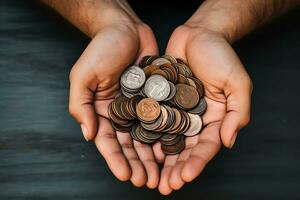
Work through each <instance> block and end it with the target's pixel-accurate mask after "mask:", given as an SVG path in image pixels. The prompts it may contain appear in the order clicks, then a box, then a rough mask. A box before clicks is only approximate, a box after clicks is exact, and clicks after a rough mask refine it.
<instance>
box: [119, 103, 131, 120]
mask: <svg viewBox="0 0 300 200" xmlns="http://www.w3.org/2000/svg"><path fill="white" fill-rule="evenodd" d="M120 110H121V113H122V115H123V116H124V117H125V118H126V119H128V120H133V119H134V117H132V115H131V114H130V112H129V99H127V100H126V101H123V102H122V103H121V106H120Z"/></svg>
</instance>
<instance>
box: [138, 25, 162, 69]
mask: <svg viewBox="0 0 300 200" xmlns="http://www.w3.org/2000/svg"><path fill="white" fill-rule="evenodd" d="M139 35H140V37H141V38H143V39H142V40H141V41H140V52H138V58H137V59H136V62H135V64H138V63H139V62H140V60H141V59H142V58H143V57H144V56H147V55H159V50H158V46H157V42H156V39H155V37H154V34H153V32H152V30H151V28H150V27H149V26H147V25H143V26H141V27H140V29H139Z"/></svg>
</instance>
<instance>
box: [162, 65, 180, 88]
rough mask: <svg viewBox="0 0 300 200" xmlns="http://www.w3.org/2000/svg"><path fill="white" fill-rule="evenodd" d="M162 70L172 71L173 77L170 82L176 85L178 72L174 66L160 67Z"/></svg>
mask: <svg viewBox="0 0 300 200" xmlns="http://www.w3.org/2000/svg"><path fill="white" fill-rule="evenodd" d="M160 68H161V69H165V70H168V71H170V72H171V74H172V77H171V80H170V81H171V82H173V83H176V81H177V74H178V71H177V70H176V68H175V67H174V66H173V65H171V64H163V65H161V66H160Z"/></svg>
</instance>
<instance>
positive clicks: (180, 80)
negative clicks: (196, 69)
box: [177, 74, 189, 84]
mask: <svg viewBox="0 0 300 200" xmlns="http://www.w3.org/2000/svg"><path fill="white" fill-rule="evenodd" d="M177 82H178V83H182V84H189V81H188V79H187V78H186V77H185V76H184V75H182V74H178V75H177Z"/></svg>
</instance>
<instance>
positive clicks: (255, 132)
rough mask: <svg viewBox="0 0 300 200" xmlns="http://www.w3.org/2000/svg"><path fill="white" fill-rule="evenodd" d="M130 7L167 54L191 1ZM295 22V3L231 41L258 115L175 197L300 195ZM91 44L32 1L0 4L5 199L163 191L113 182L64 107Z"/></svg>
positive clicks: (0, 156)
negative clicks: (71, 78)
mask: <svg viewBox="0 0 300 200" xmlns="http://www.w3.org/2000/svg"><path fill="white" fill-rule="evenodd" d="M133 3H136V1H133ZM194 4H195V3H194ZM194 4H193V5H194ZM134 7H135V8H136V10H137V13H139V14H140V15H141V17H142V18H143V19H144V20H145V21H147V22H148V23H149V24H150V25H151V26H152V27H153V28H154V30H155V33H156V35H157V38H158V41H159V44H160V47H161V52H163V48H162V47H163V46H165V44H166V42H167V38H168V37H169V35H170V33H171V32H172V30H173V29H174V28H175V26H176V25H178V24H180V23H182V22H183V21H184V20H185V19H186V18H187V17H188V16H189V15H190V14H191V13H192V10H194V9H195V8H192V7H188V6H187V7H184V8H182V9H179V8H174V9H173V10H170V11H168V12H165V10H164V9H166V8H164V7H162V8H161V9H156V10H155V7H154V6H148V8H145V6H143V5H141V4H139V5H138V4H134ZM154 10H155V12H154ZM299 20H300V12H299V10H296V11H294V12H292V13H290V14H288V15H286V16H285V17H282V18H280V19H279V20H277V21H276V22H275V23H273V24H271V25H269V26H267V27H266V28H263V29H261V30H260V31H258V32H256V33H254V34H251V35H250V36H248V37H247V38H245V39H243V40H241V41H239V42H238V43H237V44H235V48H236V50H237V52H238V54H239V55H240V57H241V59H242V61H243V63H244V64H245V66H246V67H247V70H248V71H249V73H250V74H251V76H252V78H253V82H254V94H253V109H252V122H251V124H250V125H249V126H248V127H247V128H245V129H243V130H242V131H241V133H240V135H239V138H238V141H237V144H236V146H235V147H234V149H233V150H231V151H228V150H222V152H221V153H220V154H219V155H218V156H217V157H216V158H215V159H214V160H213V161H212V162H211V163H210V164H209V165H208V166H207V168H206V170H205V171H204V173H203V174H202V175H201V176H200V177H199V178H198V179H196V181H194V182H193V183H190V184H187V185H186V186H185V187H184V188H183V189H181V190H180V191H178V192H175V193H173V194H172V195H171V197H172V199H183V198H186V199H187V198H189V199H209V200H211V199H243V200H244V199H300V191H299V185H300V170H299V169H300V159H299V155H300V147H299V143H300V134H299V116H300V106H299V102H300V90H299V76H300V60H299V55H300V54H299V52H300V40H299V35H300V26H299ZM88 42H89V39H88V38H86V37H85V36H83V35H82V34H81V33H80V32H78V31H77V30H76V29H75V28H73V27H71V26H70V25H69V24H68V23H66V22H64V21H63V20H62V19H61V18H59V17H57V16H56V15H53V13H52V12H49V11H48V10H47V9H45V8H43V7H41V6H40V5H38V4H37V3H36V2H34V1H18V0H13V1H12V0H2V1H1V2H0V199H1V200H15V199H72V200H75V199H130V200H135V199H144V200H147V199H149V200H150V199H165V197H162V196H160V195H159V193H158V192H157V191H155V190H154V191H150V190H148V189H146V188H134V187H133V186H132V185H131V184H130V183H128V182H127V183H121V182H119V181H117V180H116V179H115V178H114V177H113V175H112V174H111V172H110V171H109V170H108V168H107V166H106V163H105V161H104V160H103V158H102V157H101V156H100V155H99V153H98V151H97V149H96V148H95V146H94V145H93V144H92V143H89V144H86V143H85V142H84V139H83V137H82V135H81V132H80V129H79V126H78V125H77V124H76V123H75V122H74V121H73V120H72V119H71V117H70V116H69V114H68V112H67V102H68V89H69V83H68V74H69V70H70V68H71V66H72V64H73V63H74V62H75V61H76V59H77V58H78V56H79V55H80V53H81V52H82V51H83V50H84V48H85V46H86V45H87V44H88Z"/></svg>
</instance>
